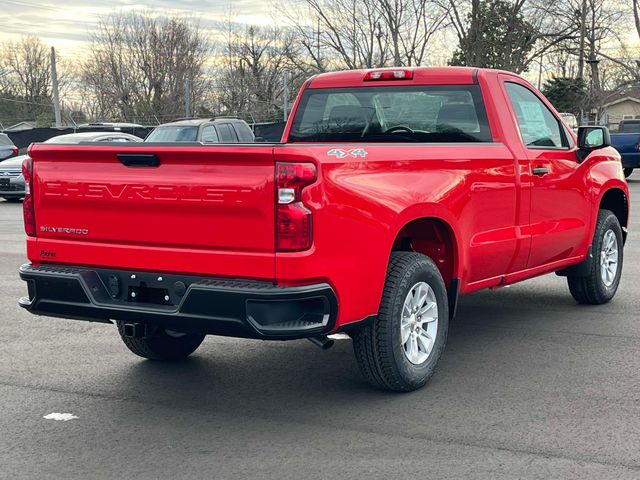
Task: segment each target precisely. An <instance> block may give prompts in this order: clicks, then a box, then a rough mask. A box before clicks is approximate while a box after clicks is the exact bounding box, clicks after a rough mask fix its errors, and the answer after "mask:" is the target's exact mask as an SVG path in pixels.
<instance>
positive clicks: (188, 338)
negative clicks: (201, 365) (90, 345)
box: [116, 321, 205, 361]
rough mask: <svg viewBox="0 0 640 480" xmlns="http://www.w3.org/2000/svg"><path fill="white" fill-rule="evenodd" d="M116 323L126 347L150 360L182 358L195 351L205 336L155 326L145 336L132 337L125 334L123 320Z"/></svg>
mask: <svg viewBox="0 0 640 480" xmlns="http://www.w3.org/2000/svg"><path fill="white" fill-rule="evenodd" d="M116 323H117V325H118V333H119V334H120V338H121V339H122V341H123V342H124V344H125V345H126V346H127V348H128V349H129V350H131V351H132V352H133V353H135V354H136V355H138V356H140V357H143V358H149V359H151V360H165V361H175V360H182V359H183V358H186V357H188V356H189V355H191V354H192V353H193V352H195V350H196V349H197V348H198V347H199V346H200V344H201V343H202V341H203V340H204V337H205V336H204V335H196V334H192V333H180V332H174V331H172V330H163V329H160V328H157V329H155V330H153V331H151V332H150V333H149V334H147V335H146V336H145V337H142V338H132V337H128V336H126V335H125V327H124V325H125V322H121V321H117V322H116Z"/></svg>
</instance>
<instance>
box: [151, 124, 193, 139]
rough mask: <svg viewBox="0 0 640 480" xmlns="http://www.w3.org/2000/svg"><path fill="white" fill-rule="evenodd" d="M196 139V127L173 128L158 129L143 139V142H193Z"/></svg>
mask: <svg viewBox="0 0 640 480" xmlns="http://www.w3.org/2000/svg"><path fill="white" fill-rule="evenodd" d="M197 138H198V127H192V126H174V127H158V128H156V129H155V130H154V131H153V132H151V133H150V134H149V136H148V137H147V138H145V139H144V141H145V142H168V143H171V142H195V141H196V140H197Z"/></svg>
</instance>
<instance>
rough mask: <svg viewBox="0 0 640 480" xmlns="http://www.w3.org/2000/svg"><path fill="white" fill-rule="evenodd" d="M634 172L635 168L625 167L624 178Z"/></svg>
mask: <svg viewBox="0 0 640 480" xmlns="http://www.w3.org/2000/svg"><path fill="white" fill-rule="evenodd" d="M632 173H633V168H625V169H624V178H629V177H630V176H631V174H632Z"/></svg>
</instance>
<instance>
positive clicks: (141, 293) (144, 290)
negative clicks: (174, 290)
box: [127, 282, 172, 305]
mask: <svg viewBox="0 0 640 480" xmlns="http://www.w3.org/2000/svg"><path fill="white" fill-rule="evenodd" d="M127 300H128V301H129V302H132V303H150V304H154V305H172V303H171V298H170V295H169V290H168V289H166V288H158V287H148V286H147V285H146V284H145V283H144V282H141V283H140V285H136V286H134V285H130V286H129V290H128V295H127Z"/></svg>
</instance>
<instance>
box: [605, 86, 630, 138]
mask: <svg viewBox="0 0 640 480" xmlns="http://www.w3.org/2000/svg"><path fill="white" fill-rule="evenodd" d="M632 118H639V119H640V87H630V88H625V89H621V90H616V91H612V92H605V96H604V98H603V99H602V105H601V107H600V119H601V120H602V122H601V123H603V124H606V125H608V126H609V128H610V129H612V130H616V129H617V128H618V124H619V123H620V121H621V120H624V119H632Z"/></svg>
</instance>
